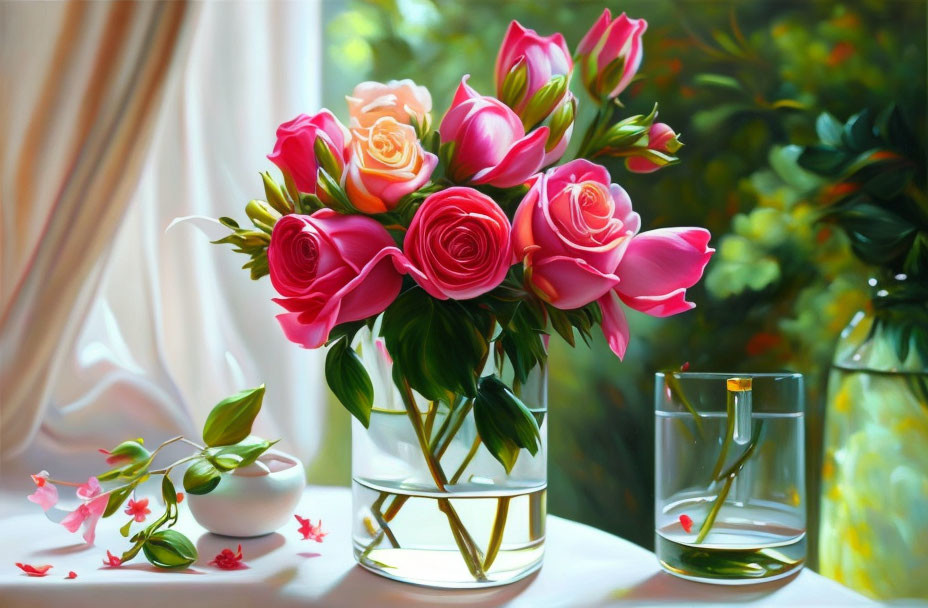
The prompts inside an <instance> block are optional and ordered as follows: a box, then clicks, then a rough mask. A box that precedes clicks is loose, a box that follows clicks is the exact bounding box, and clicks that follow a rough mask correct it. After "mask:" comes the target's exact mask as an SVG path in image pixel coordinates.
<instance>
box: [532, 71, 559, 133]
mask: <svg viewBox="0 0 928 608" xmlns="http://www.w3.org/2000/svg"><path fill="white" fill-rule="evenodd" d="M567 84H568V80H567V76H565V75H563V74H559V75H557V76H554V77H553V78H551V80H549V81H548V82H547V83H546V84H545V85H544V86H543V87H541V88H540V89H538V90H537V91H535V94H534V95H532V98H531V99H530V100H529V102H528V105H526V106H525V109H524V110H522V116H521V118H522V124H523V125H525V130H526V131H528V130H530V129H531V128H532V127H534V126H535V125H537V124H538V123H540V122H541V121H542V120H544V119H545V118H546V117H547V116H548V114H550V113H551V112H552V111H554V108H556V107H557V105H558V104H559V103H560V102H561V100H562V99H563V98H564V94H565V93H567Z"/></svg>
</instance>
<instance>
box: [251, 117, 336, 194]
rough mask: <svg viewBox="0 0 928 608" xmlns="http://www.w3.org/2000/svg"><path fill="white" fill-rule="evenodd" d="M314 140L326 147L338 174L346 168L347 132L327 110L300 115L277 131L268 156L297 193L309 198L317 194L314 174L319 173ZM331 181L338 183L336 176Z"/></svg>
mask: <svg viewBox="0 0 928 608" xmlns="http://www.w3.org/2000/svg"><path fill="white" fill-rule="evenodd" d="M316 138H320V139H321V140H322V141H323V142H324V143H325V145H326V147H328V149H329V151H330V152H331V153H332V156H333V157H334V158H335V161H336V163H338V166H339V170H341V169H342V168H343V167H344V166H345V144H346V142H347V141H348V131H347V130H346V129H345V127H343V126H342V124H341V123H340V122H338V119H337V118H335V116H334V115H333V114H332V113H331V112H329V111H328V110H322V111H321V112H319V113H318V114H316V115H315V116H308V115H306V114H300V115H299V116H297V117H296V118H294V119H293V120H291V121H290V122H285V123H284V124H282V125H280V126H279V127H277V143H276V144H275V145H274V151H273V152H272V153H270V154H269V155H268V159H270V161H271V162H273V163H274V164H275V165H277V166H278V167H280V170H281V171H283V173H284V175H289V176H290V177H292V178H293V182H294V183H295V184H296V187H297V189H298V190H299V191H300V192H306V193H309V194H315V193H316V174H317V172H318V169H319V162H318V161H317V160H316V151H315V145H316ZM332 177H333V178H335V179H338V177H339V176H337V175H333V176H332Z"/></svg>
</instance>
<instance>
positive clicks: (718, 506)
mask: <svg viewBox="0 0 928 608" xmlns="http://www.w3.org/2000/svg"><path fill="white" fill-rule="evenodd" d="M729 419H730V420H731V419H733V418H732V417H729ZM763 429H764V421H763V420H761V421H760V422H758V423H757V426H755V427H754V433H753V436H752V437H751V443H750V444H749V445H748V447H747V448H746V449H745V450H744V452H742V454H741V456H739V457H738V459H737V460H735V462H734V463H733V464H732V465H731V466H730V467H729V468H728V469H727V470H726V471H725V473H724V474H723V475H722V476H720V477H718V478H716V477H715V476H713V478H712V481H711V483H715V482H716V481H719V480H721V479H725V483H724V484H722V487H721V489H720V490H719V495H718V496H717V497H716V498H715V502H714V503H713V504H712V508H711V509H709V514H708V515H707V516H706V520H705V521H704V522H702V527H700V528H699V534H698V535H697V536H696V544H699V543H701V542H702V541H704V540H705V539H706V536H707V535H708V534H709V530H711V529H712V526H713V524H715V518H716V517H718V514H719V511H721V510H722V505H723V504H724V503H725V499H726V498H727V497H728V491H729V490H731V484H732V483H734V481H735V477H737V476H738V473H740V472H741V469H743V468H744V465H745V464H746V463H747V461H748V459H749V458H750V457H751V455H752V454H754V450H756V449H757V444H758V442H759V441H760V436H761V432H762V431H763Z"/></svg>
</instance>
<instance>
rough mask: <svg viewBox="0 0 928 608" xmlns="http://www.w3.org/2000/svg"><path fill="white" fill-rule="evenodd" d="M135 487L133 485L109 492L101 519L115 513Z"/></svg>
mask: <svg viewBox="0 0 928 608" xmlns="http://www.w3.org/2000/svg"><path fill="white" fill-rule="evenodd" d="M98 479H99V478H98ZM135 486H136V484H134V483H133V484H129V485H127V486H124V487H122V488H118V489H116V490H114V491H112V492H110V497H109V499H108V500H107V502H106V509H104V510H103V517H109V516H110V515H112V514H113V513H115V512H116V511H117V509H119V507H121V506H122V503H124V502H125V501H126V498H128V497H129V495H130V494H132V490H134V489H135Z"/></svg>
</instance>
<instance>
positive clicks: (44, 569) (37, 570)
mask: <svg viewBox="0 0 928 608" xmlns="http://www.w3.org/2000/svg"><path fill="white" fill-rule="evenodd" d="M16 567H17V568H19V569H20V570H22V571H23V572H25V573H26V574H28V575H29V576H45V575H46V574H48V571H49V570H51V569H52V566H51V564H46V565H44V566H31V565H29V564H21V563H19V562H16Z"/></svg>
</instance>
